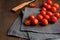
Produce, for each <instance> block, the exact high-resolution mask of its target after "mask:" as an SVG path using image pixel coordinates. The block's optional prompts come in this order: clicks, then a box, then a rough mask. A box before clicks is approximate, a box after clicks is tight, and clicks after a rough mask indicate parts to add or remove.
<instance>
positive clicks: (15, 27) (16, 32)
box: [8, 16, 28, 39]
mask: <svg viewBox="0 0 60 40" xmlns="http://www.w3.org/2000/svg"><path fill="white" fill-rule="evenodd" d="M20 24H21V17H20V16H18V17H17V19H16V20H15V21H14V23H13V24H12V26H11V28H10V29H9V31H8V35H12V36H17V37H21V38H26V39H27V38H28V37H27V32H21V31H20Z"/></svg>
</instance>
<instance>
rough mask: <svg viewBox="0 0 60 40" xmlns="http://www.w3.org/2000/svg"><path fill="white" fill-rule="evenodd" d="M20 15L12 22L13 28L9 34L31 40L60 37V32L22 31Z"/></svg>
mask: <svg viewBox="0 0 60 40" xmlns="http://www.w3.org/2000/svg"><path fill="white" fill-rule="evenodd" d="M20 23H21V18H20V16H18V17H17V19H16V20H15V21H14V23H13V24H12V26H11V28H10V29H9V31H8V35H11V36H16V37H21V38H26V39H30V40H45V39H48V38H60V34H43V33H33V32H22V31H20V27H21V26H20Z"/></svg>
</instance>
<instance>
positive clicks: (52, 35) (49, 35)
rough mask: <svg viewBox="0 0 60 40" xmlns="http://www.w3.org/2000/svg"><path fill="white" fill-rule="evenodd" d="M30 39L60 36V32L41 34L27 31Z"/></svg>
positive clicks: (44, 39) (42, 39) (41, 39)
mask: <svg viewBox="0 0 60 40" xmlns="http://www.w3.org/2000/svg"><path fill="white" fill-rule="evenodd" d="M28 34H29V38H30V40H46V39H49V38H57V39H58V38H60V34H45V33H44V34H43V33H32V32H28Z"/></svg>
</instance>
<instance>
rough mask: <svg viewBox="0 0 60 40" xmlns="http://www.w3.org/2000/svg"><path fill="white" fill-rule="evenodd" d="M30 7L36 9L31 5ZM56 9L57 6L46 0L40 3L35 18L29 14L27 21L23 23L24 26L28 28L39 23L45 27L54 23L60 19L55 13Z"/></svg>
mask: <svg viewBox="0 0 60 40" xmlns="http://www.w3.org/2000/svg"><path fill="white" fill-rule="evenodd" d="M30 7H36V5H35V4H34V3H31V4H30ZM58 9H59V4H57V3H54V4H53V2H52V0H47V2H43V3H42V8H41V11H40V13H39V14H38V15H37V16H36V17H35V16H34V15H32V14H31V15H30V16H29V17H28V19H27V20H25V21H24V24H25V25H27V26H29V25H38V24H39V23H41V24H42V25H43V26H46V25H48V23H49V22H52V23H56V22H57V20H58V19H59V18H60V14H59V13H58V12H57V10H58Z"/></svg>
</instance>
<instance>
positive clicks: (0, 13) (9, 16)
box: [0, 0, 60, 40]
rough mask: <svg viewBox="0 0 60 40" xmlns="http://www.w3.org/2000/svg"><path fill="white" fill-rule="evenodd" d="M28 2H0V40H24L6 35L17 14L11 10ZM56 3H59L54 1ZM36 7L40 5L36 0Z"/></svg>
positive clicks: (14, 0)
mask: <svg viewBox="0 0 60 40" xmlns="http://www.w3.org/2000/svg"><path fill="white" fill-rule="evenodd" d="M25 1H28V0H23V1H21V0H0V40H25V39H22V38H17V37H11V36H8V35H7V31H8V29H9V28H10V27H11V25H12V23H13V22H14V20H15V19H16V18H17V16H18V13H19V12H17V13H13V12H11V11H10V10H11V8H13V7H15V6H16V5H19V4H21V3H23V2H25ZM56 1H57V2H60V1H58V0H56ZM36 2H37V4H38V5H37V6H39V5H40V4H41V1H40V0H36Z"/></svg>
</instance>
